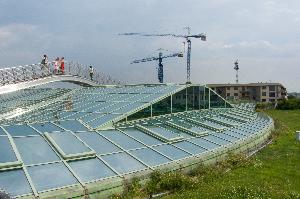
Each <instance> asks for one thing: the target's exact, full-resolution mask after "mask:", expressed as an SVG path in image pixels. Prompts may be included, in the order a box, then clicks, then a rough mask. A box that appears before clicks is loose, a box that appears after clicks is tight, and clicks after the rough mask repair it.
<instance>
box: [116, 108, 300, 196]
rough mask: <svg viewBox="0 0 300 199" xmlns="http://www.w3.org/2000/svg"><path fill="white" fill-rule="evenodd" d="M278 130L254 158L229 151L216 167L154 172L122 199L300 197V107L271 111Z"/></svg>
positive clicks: (135, 183)
mask: <svg viewBox="0 0 300 199" xmlns="http://www.w3.org/2000/svg"><path fill="white" fill-rule="evenodd" d="M267 113H268V114H269V115H270V116H271V117H272V118H274V120H275V125H276V131H275V132H274V133H273V136H272V138H273V142H272V143H271V144H270V145H268V146H267V147H266V148H265V149H263V150H262V151H260V152H258V153H257V154H256V155H254V156H252V157H251V158H248V159H247V158H246V157H245V156H244V155H243V154H229V155H228V159H227V160H226V161H222V162H218V163H216V164H215V165H213V166H204V165H199V167H198V168H196V169H194V170H193V171H192V172H190V173H188V174H183V173H179V172H170V173H160V172H154V173H153V174H152V175H151V176H150V180H149V181H147V182H146V183H144V184H143V185H141V184H140V182H139V180H138V179H134V180H133V181H132V182H129V183H128V184H127V189H126V190H127V191H125V192H124V194H123V195H122V196H120V197H121V198H145V197H151V196H152V195H153V194H158V193H167V194H168V195H166V196H165V198H180V199H181V198H300V142H297V141H296V139H295V131H296V130H300V110H290V111H282V110H269V111H267Z"/></svg>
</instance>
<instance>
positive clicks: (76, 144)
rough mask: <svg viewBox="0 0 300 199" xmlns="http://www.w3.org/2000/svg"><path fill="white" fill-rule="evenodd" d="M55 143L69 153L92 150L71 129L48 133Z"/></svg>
mask: <svg viewBox="0 0 300 199" xmlns="http://www.w3.org/2000/svg"><path fill="white" fill-rule="evenodd" d="M48 135H49V136H50V137H51V138H52V139H53V140H54V141H55V143H56V144H57V145H58V146H59V147H60V148H61V149H62V150H63V152H64V153H65V154H66V155H68V154H76V153H84V152H91V150H90V149H89V148H88V147H87V146H85V145H84V144H83V142H81V141H80V140H79V139H78V138H76V137H75V136H74V135H73V134H72V133H71V132H70V131H65V132H52V133H49V134H48Z"/></svg>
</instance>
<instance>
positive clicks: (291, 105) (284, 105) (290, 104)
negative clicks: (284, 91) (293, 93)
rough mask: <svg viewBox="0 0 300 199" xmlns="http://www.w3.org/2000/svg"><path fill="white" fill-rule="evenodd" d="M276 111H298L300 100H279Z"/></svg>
mask: <svg viewBox="0 0 300 199" xmlns="http://www.w3.org/2000/svg"><path fill="white" fill-rule="evenodd" d="M277 109H279V110H294V109H300V99H296V98H294V99H289V100H281V101H279V102H278V105H277Z"/></svg>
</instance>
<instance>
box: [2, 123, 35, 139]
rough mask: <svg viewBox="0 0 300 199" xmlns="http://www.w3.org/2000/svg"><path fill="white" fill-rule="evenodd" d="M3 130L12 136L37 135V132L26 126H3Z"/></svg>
mask: <svg viewBox="0 0 300 199" xmlns="http://www.w3.org/2000/svg"><path fill="white" fill-rule="evenodd" d="M4 128H5V129H6V131H7V132H8V133H9V134H11V135H12V136H27V135H39V134H38V132H36V131H35V130H33V129H32V128H30V127H29V126H27V125H11V126H4Z"/></svg>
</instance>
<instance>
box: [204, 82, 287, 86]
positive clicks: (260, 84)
mask: <svg viewBox="0 0 300 199" xmlns="http://www.w3.org/2000/svg"><path fill="white" fill-rule="evenodd" d="M207 86H208V87H227V86H232V87H233V86H249V87H250V86H281V87H284V86H283V85H282V84H281V83H275V82H257V83H246V84H231V83H228V84H207Z"/></svg>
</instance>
